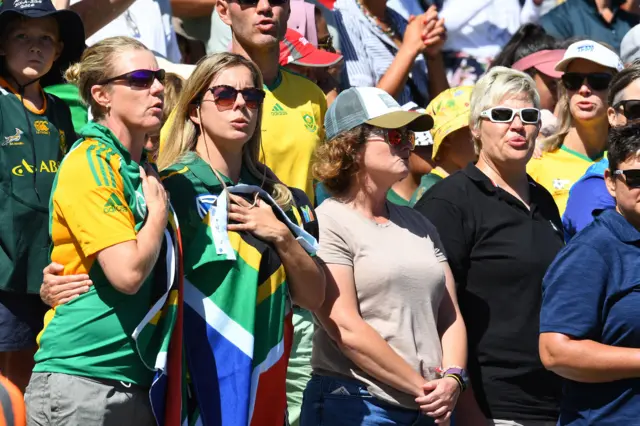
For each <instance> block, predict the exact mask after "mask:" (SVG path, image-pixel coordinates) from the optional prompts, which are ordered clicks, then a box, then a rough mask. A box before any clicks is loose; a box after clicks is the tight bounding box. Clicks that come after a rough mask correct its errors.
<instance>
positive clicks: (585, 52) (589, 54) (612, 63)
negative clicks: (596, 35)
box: [555, 40, 624, 72]
mask: <svg viewBox="0 0 640 426" xmlns="http://www.w3.org/2000/svg"><path fill="white" fill-rule="evenodd" d="M575 59H584V60H585V61H589V62H593V63H594V64H598V65H602V66H603V67H607V68H611V69H612V70H614V71H622V70H623V68H624V65H623V64H622V61H621V60H620V57H619V56H618V55H617V54H616V53H615V52H613V51H612V50H609V49H608V48H606V47H605V46H603V45H601V44H600V43H596V42H595V41H592V40H582V41H578V42H575V43H573V44H572V45H570V46H569V47H568V48H567V51H566V52H565V54H564V57H563V58H562V60H561V61H560V62H558V63H557V64H556V66H555V70H556V71H560V72H565V71H566V70H567V67H568V66H569V64H570V63H571V62H572V61H573V60H575Z"/></svg>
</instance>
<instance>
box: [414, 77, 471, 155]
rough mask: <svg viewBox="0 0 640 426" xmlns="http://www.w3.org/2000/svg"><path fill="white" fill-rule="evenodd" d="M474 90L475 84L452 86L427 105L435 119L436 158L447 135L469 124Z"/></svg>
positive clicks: (432, 131) (433, 130) (432, 130)
mask: <svg viewBox="0 0 640 426" xmlns="http://www.w3.org/2000/svg"><path fill="white" fill-rule="evenodd" d="M472 92H473V86H459V87H452V88H450V89H447V90H444V91H443V92H442V93H440V94H439V95H438V96H436V97H435V98H434V99H433V100H432V101H431V102H430V103H429V105H428V106H427V109H426V110H425V111H426V113H427V114H429V115H431V116H433V118H434V121H435V122H434V125H433V128H432V129H431V136H433V154H432V157H434V158H435V156H436V154H437V153H438V150H439V149H440V146H441V145H442V142H443V141H444V139H445V138H446V137H447V136H449V135H450V134H451V133H453V132H455V131H456V130H460V129H463V128H465V127H468V126H469V114H470V113H471V93H472Z"/></svg>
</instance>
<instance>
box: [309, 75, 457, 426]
mask: <svg viewBox="0 0 640 426" xmlns="http://www.w3.org/2000/svg"><path fill="white" fill-rule="evenodd" d="M432 126H433V120H432V118H431V117H430V116H428V115H424V114H419V113H415V112H407V111H402V110H401V108H400V106H399V105H398V104H397V102H396V101H395V100H394V99H393V98H391V96H389V95H388V94H387V93H386V92H384V91H382V90H380V89H377V88H370V87H367V88H352V89H349V90H347V91H345V92H343V93H341V94H340V95H339V96H338V97H337V99H336V100H335V102H334V103H333V104H332V105H331V107H330V108H329V110H328V111H327V115H326V118H325V128H326V133H327V143H326V144H325V145H323V146H322V147H321V148H320V149H319V150H318V153H317V162H316V164H315V166H314V173H315V175H316V177H317V178H318V179H319V180H320V181H322V182H323V184H324V186H325V187H326V189H327V190H328V191H329V192H330V193H331V194H332V196H333V197H332V198H329V199H327V200H326V201H325V202H324V203H323V204H322V205H321V206H320V207H319V208H318V209H317V215H318V223H319V224H320V250H319V251H318V256H319V258H320V259H321V261H322V263H323V264H324V267H325V272H326V274H327V278H328V279H327V294H326V299H325V303H324V304H323V306H322V307H321V308H320V309H319V310H318V311H316V316H317V319H318V320H319V323H320V326H319V327H318V328H317V330H316V334H315V336H314V342H313V343H314V345H313V353H312V360H311V365H312V367H313V372H314V375H313V377H312V379H311V380H310V381H309V383H308V385H307V388H306V390H305V393H304V400H303V406H302V414H301V426H314V425H332V426H339V425H345V426H351V425H354V426H356V425H357V426H361V425H365V426H369V425H371V426H373V425H379V424H385V425H386V424H397V425H402V426H403V425H406V426H409V425H420V426H422V425H432V424H434V422H435V423H439V424H442V423H444V424H447V423H448V422H449V418H450V416H451V412H452V411H453V409H454V407H455V404H456V401H457V398H458V396H459V394H460V392H461V391H462V390H463V389H464V388H465V387H466V380H467V379H466V373H465V370H464V369H465V366H466V360H467V346H466V331H465V326H464V322H463V320H462V317H461V315H460V312H459V309H458V303H457V300H456V293H455V285H454V281H453V276H452V274H451V270H450V268H449V266H448V264H447V261H446V258H445V254H444V252H443V250H442V248H441V243H440V238H439V236H438V233H437V231H436V230H435V228H434V227H433V225H431V223H430V222H429V221H428V220H427V219H425V218H424V217H423V216H422V215H420V214H419V213H418V212H415V211H413V210H412V209H410V208H408V207H401V206H397V205H394V204H392V203H389V202H387V201H386V198H385V195H386V193H387V191H388V190H389V188H391V186H392V185H393V184H394V183H396V182H397V181H399V180H401V179H402V178H404V177H406V175H407V173H408V168H407V161H408V158H409V154H410V151H411V149H412V147H413V139H414V138H413V132H414V131H426V130H429V129H430V128H431V127H432ZM443 371H444V372H446V373H444V374H443V373H442V372H443ZM390 421H391V423H390Z"/></svg>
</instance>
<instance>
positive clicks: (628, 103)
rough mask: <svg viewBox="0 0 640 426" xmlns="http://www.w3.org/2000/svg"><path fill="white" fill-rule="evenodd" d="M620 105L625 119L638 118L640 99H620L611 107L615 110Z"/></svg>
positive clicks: (639, 118)
mask: <svg viewBox="0 0 640 426" xmlns="http://www.w3.org/2000/svg"><path fill="white" fill-rule="evenodd" d="M620 107H622V115H624V116H625V117H626V118H627V120H629V121H635V120H640V99H627V100H625V101H620V102H618V103H617V104H615V105H614V106H613V109H615V110H617V109H619V108H620Z"/></svg>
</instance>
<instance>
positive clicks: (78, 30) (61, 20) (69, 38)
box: [0, 0, 85, 86]
mask: <svg viewBox="0 0 640 426" xmlns="http://www.w3.org/2000/svg"><path fill="white" fill-rule="evenodd" d="M0 1H2V0H0ZM48 16H50V17H52V18H54V19H55V20H56V21H58V31H59V32H60V41H61V42H62V43H64V46H63V48H62V52H61V53H60V57H59V58H58V59H57V60H56V62H55V63H54V64H53V67H52V68H51V71H49V73H47V76H50V78H51V79H53V80H60V79H61V78H62V72H63V71H64V69H65V68H67V67H68V66H69V65H70V64H71V63H73V62H77V61H79V60H80V57H81V56H82V52H83V51H84V49H85V37H84V25H83V24H82V19H80V16H79V15H78V14H77V13H75V12H73V11H71V10H57V9H56V8H55V6H54V5H53V3H52V2H51V0H5V1H4V3H2V6H0V31H2V30H4V29H5V28H6V27H7V25H8V23H9V22H11V21H12V20H14V19H16V18H20V17H23V18H45V17H48ZM52 74H57V75H52ZM47 76H45V77H47ZM45 77H43V78H42V80H44V79H45ZM44 85H45V84H44V82H43V86H44Z"/></svg>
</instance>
